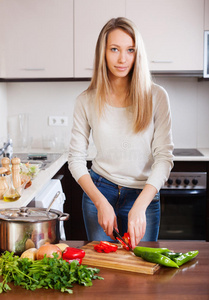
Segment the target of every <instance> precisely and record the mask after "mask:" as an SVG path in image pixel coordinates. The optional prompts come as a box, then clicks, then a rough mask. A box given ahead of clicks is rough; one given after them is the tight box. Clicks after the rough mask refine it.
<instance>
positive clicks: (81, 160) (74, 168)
mask: <svg viewBox="0 0 209 300" xmlns="http://www.w3.org/2000/svg"><path fill="white" fill-rule="evenodd" d="M86 101H88V98H87V96H86V93H85V92H84V93H82V94H81V95H80V96H79V97H78V98H77V99H76V103H75V107H74V113H73V127H72V132H71V141H70V147H69V155H68V167H69V170H70V172H71V174H72V176H73V177H74V179H75V180H76V181H78V179H79V178H80V177H81V176H82V175H85V174H88V169H87V166H86V159H87V149H88V145H89V136H90V130H91V128H90V125H89V122H88V103H87V102H86Z"/></svg>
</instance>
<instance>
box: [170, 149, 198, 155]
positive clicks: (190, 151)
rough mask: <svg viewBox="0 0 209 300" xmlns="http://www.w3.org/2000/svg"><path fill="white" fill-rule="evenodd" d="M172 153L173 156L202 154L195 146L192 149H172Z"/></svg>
mask: <svg viewBox="0 0 209 300" xmlns="http://www.w3.org/2000/svg"><path fill="white" fill-rule="evenodd" d="M173 155H174V156H203V154H202V153H201V152H200V151H199V150H197V149H195V148H194V149H193V148H177V149H174V151H173Z"/></svg>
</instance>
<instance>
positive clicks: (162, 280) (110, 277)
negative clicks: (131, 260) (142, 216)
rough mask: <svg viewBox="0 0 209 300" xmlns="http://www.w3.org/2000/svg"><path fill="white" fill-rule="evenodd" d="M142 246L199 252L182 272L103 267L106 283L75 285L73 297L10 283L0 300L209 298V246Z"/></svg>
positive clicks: (185, 243)
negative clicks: (144, 271)
mask: <svg viewBox="0 0 209 300" xmlns="http://www.w3.org/2000/svg"><path fill="white" fill-rule="evenodd" d="M67 243H68V244H69V245H70V246H73V247H81V246H83V245H84V244H85V242H83V241H70V242H67ZM140 246H149V247H167V248H169V249H172V250H174V251H176V252H177V251H181V252H187V251H190V250H199V254H198V256H197V257H196V258H195V259H194V260H193V261H191V262H188V263H187V264H185V265H184V266H181V267H180V268H179V269H173V268H166V267H161V268H160V270H159V271H157V272H156V273H155V274H154V275H147V274H139V273H132V272H125V271H118V270H111V269H105V268H100V273H99V275H100V276H102V277H104V280H95V281H93V286H92V287H83V286H79V285H75V286H74V287H73V294H72V295H70V294H67V293H61V292H59V291H55V290H44V289H41V290H35V291H27V290H25V289H23V288H21V287H15V286H13V284H10V286H11V287H12V290H11V291H9V292H8V293H4V294H1V295H0V298H1V300H5V299H6V300H8V299H13V300H26V299H27V300H34V299H36V298H38V299H39V300H48V299H50V300H53V299H56V300H64V299H85V300H88V299H89V300H90V299H91V300H92V299H93V300H96V299H99V300H103V299H104V300H107V299H108V300H112V299H114V300H117V299H128V300H129V299H130V300H132V299H139V300H144V299H146V300H153V299H154V300H155V299H160V300H164V299H165V300H168V299H169V300H174V299H178V300H181V299H189V300H192V299H196V300H203V299H204V300H206V299H209V243H207V242H201V241H159V242H141V243H140Z"/></svg>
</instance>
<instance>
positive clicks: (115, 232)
mask: <svg viewBox="0 0 209 300" xmlns="http://www.w3.org/2000/svg"><path fill="white" fill-rule="evenodd" d="M113 236H114V238H116V239H117V238H119V239H120V240H121V241H122V242H123V243H124V244H125V245H126V246H127V247H128V248H129V250H130V251H133V249H132V248H131V247H130V246H129V244H128V243H126V241H125V240H124V239H123V238H122V236H121V235H120V234H119V232H118V231H117V230H116V229H115V228H113ZM119 242H120V241H119Z"/></svg>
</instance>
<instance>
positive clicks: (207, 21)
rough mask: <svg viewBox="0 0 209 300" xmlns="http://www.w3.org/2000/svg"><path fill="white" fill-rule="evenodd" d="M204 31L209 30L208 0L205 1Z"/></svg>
mask: <svg viewBox="0 0 209 300" xmlns="http://www.w3.org/2000/svg"><path fill="white" fill-rule="evenodd" d="M205 30H209V0H205Z"/></svg>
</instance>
